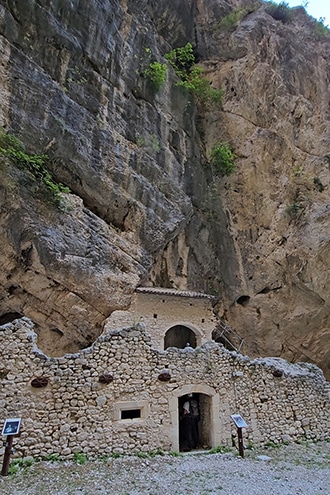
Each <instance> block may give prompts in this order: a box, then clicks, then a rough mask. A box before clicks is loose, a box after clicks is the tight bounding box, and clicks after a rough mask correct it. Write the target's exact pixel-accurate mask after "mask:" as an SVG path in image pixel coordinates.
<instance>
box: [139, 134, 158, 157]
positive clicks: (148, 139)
mask: <svg viewBox="0 0 330 495" xmlns="http://www.w3.org/2000/svg"><path fill="white" fill-rule="evenodd" d="M136 144H137V145H138V147H139V148H145V149H146V150H147V151H149V152H155V153H158V152H159V151H160V144H159V139H158V136H156V134H146V135H145V136H138V137H137V139H136Z"/></svg>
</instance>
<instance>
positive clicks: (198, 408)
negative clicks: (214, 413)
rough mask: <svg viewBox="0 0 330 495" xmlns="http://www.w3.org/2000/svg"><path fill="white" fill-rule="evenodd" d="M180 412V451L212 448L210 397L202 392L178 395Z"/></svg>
mask: <svg viewBox="0 0 330 495" xmlns="http://www.w3.org/2000/svg"><path fill="white" fill-rule="evenodd" d="M187 407H188V408H189V409H188V413H187V409H186V408H187ZM178 414H179V451H180V452H187V451H190V450H196V449H197V450H201V449H204V450H205V449H210V448H211V446H212V439H211V437H212V435H211V428H212V423H211V400H210V397H209V396H208V395H206V394H202V393H190V394H185V395H182V396H181V397H178Z"/></svg>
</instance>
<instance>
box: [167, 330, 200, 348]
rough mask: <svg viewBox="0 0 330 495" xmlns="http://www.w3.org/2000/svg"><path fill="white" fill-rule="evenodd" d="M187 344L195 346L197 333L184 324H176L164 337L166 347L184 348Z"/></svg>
mask: <svg viewBox="0 0 330 495" xmlns="http://www.w3.org/2000/svg"><path fill="white" fill-rule="evenodd" d="M187 344H189V346H191V347H193V348H195V347H196V345H197V343H196V335H195V334H194V332H193V331H192V330H191V329H190V328H188V327H185V326H184V325H175V326H174V327H172V328H170V329H169V330H167V332H166V334H165V339H164V349H167V348H168V347H177V348H178V349H184V348H185V347H186V346H187Z"/></svg>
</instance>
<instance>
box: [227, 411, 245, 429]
mask: <svg viewBox="0 0 330 495" xmlns="http://www.w3.org/2000/svg"><path fill="white" fill-rule="evenodd" d="M230 417H231V419H232V420H233V421H234V423H235V425H236V426H237V428H247V424H246V422H245V421H244V419H243V418H242V416H241V415H240V414H233V415H232V416H230Z"/></svg>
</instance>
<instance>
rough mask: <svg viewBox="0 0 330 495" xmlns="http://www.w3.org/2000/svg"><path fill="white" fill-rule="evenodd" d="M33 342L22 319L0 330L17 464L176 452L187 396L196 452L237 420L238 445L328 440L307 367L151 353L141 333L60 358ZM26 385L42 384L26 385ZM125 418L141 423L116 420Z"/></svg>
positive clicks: (194, 353) (218, 352)
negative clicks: (199, 435)
mask: <svg viewBox="0 0 330 495" xmlns="http://www.w3.org/2000/svg"><path fill="white" fill-rule="evenodd" d="M35 340H36V334H35V332H34V330H33V323H32V322H31V321H30V320H28V319H27V318H23V319H21V320H16V321H14V322H13V323H8V324H6V325H4V326H2V327H0V351H1V355H2V356H3V359H2V361H1V364H0V376H1V380H2V387H1V390H0V404H1V410H2V416H3V418H5V417H21V418H22V426H21V432H20V436H19V437H18V438H16V439H15V449H16V450H17V454H16V455H17V456H23V457H25V456H33V457H47V456H50V455H52V454H58V455H60V456H63V457H69V458H72V457H73V455H74V453H77V452H83V453H85V454H88V455H89V456H90V457H93V456H102V455H106V454H107V455H109V454H111V453H117V454H119V453H138V452H149V451H156V450H158V449H161V450H165V451H170V450H179V402H178V401H179V398H180V397H181V396H183V395H185V394H187V393H198V394H199V396H200V404H201V423H200V425H201V426H200V428H201V430H203V431H204V436H205V440H204V441H205V445H204V448H208V447H216V446H218V445H231V443H232V433H233V434H234V436H235V427H234V424H233V423H232V421H231V418H230V415H231V414H237V413H239V414H241V415H242V416H243V418H244V419H245V420H246V422H247V424H248V428H247V429H246V431H244V437H245V441H246V442H250V443H252V444H256V445H258V444H263V443H265V442H267V441H271V442H274V443H279V442H291V441H294V440H298V439H299V438H307V439H310V440H319V439H326V438H327V437H328V435H329V410H330V409H329V400H330V396H329V383H328V382H327V381H326V380H325V379H324V377H323V374H322V372H321V371H320V370H319V369H318V368H317V367H316V366H314V365H311V364H303V363H300V364H299V365H298V364H296V365H292V364H289V363H287V362H285V361H284V360H282V359H270V358H269V359H256V360H254V361H252V360H250V359H249V358H247V357H244V356H242V355H240V354H237V353H235V352H229V351H227V350H226V349H225V348H224V347H223V346H222V345H221V344H216V343H214V342H208V343H206V344H204V345H203V346H201V347H198V348H196V349H195V350H192V349H188V350H187V349H183V350H181V349H174V348H172V349H171V350H168V351H157V350H155V349H153V348H152V347H151V345H150V340H149V337H148V335H147V334H146V333H145V331H144V329H143V326H141V325H138V326H136V327H135V328H126V329H124V330H121V331H115V332H109V333H108V334H106V335H104V336H101V337H99V338H98V339H97V341H96V342H95V343H94V344H93V345H92V346H91V347H89V348H87V349H84V350H82V351H80V352H79V353H76V354H71V355H70V354H67V355H65V356H63V357H61V358H49V357H47V356H46V355H45V354H43V353H42V352H41V351H40V350H39V349H38V348H37V346H36V344H35ZM164 374H167V375H168V379H167V380H166V381H162V380H161V376H162V375H164ZM109 376H110V377H111V379H108V380H107V382H106V380H104V377H108V378H109ZM36 379H38V380H39V383H40V382H41V379H43V380H44V382H45V381H46V382H45V383H44V384H45V385H46V386H45V387H43V388H42V387H40V388H36V387H35V386H33V382H34V381H35V380H36ZM202 399H203V402H202ZM202 404H203V407H202ZM128 410H134V411H136V410H140V411H141V415H140V417H136V418H135V419H128V418H126V419H125V417H123V416H122V411H128ZM236 441H237V439H236Z"/></svg>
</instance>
